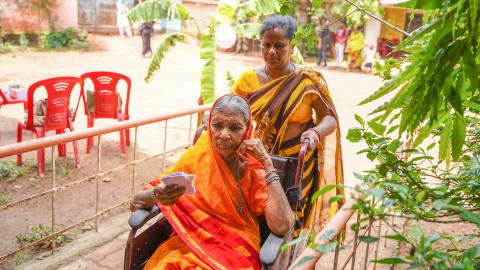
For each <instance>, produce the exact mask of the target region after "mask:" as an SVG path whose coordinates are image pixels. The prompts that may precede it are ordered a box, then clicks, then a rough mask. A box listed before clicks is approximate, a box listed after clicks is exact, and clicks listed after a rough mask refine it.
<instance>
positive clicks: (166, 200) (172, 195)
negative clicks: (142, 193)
mask: <svg viewBox="0 0 480 270" xmlns="http://www.w3.org/2000/svg"><path fill="white" fill-rule="evenodd" d="M153 194H154V196H155V198H156V199H157V200H158V201H160V202H161V203H162V204H163V205H166V206H170V205H174V204H175V203H176V202H177V201H178V199H180V197H182V195H183V194H185V187H182V186H178V185H170V186H165V185H164V184H159V185H158V186H155V188H154V193H153Z"/></svg>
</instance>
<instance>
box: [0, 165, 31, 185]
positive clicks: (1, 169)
mask: <svg viewBox="0 0 480 270" xmlns="http://www.w3.org/2000/svg"><path fill="white" fill-rule="evenodd" d="M27 171H28V167H27V166H20V167H19V166H17V164H16V163H15V161H1V162H0V181H7V182H9V183H11V182H13V181H15V179H17V178H18V177H20V176H23V175H24V174H25V173H26V172H27Z"/></svg>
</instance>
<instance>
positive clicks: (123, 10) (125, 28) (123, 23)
mask: <svg viewBox="0 0 480 270" xmlns="http://www.w3.org/2000/svg"><path fill="white" fill-rule="evenodd" d="M116 6H117V27H118V32H119V33H120V36H121V37H124V36H125V33H126V34H127V36H128V37H132V30H131V29H130V22H129V21H128V7H127V6H125V4H124V3H123V2H122V1H121V0H118V1H117V4H116Z"/></svg>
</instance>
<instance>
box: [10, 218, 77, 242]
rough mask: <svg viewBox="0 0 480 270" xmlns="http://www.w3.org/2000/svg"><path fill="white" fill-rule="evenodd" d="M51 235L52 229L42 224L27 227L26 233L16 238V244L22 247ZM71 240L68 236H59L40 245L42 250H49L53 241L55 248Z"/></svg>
mask: <svg viewBox="0 0 480 270" xmlns="http://www.w3.org/2000/svg"><path fill="white" fill-rule="evenodd" d="M50 234H52V228H51V227H49V226H46V225H43V224H38V225H37V226H29V227H28V232H26V233H20V234H18V235H17V236H16V238H17V243H18V244H19V245H20V246H21V247H23V246H25V245H27V244H29V243H33V242H35V241H38V240H40V239H42V238H45V237H47V236H49V235H50ZM70 240H71V238H70V236H69V235H68V234H65V233H64V234H60V235H58V236H57V237H55V238H54V239H52V240H50V241H46V242H44V243H42V244H41V247H42V248H50V247H51V246H52V245H53V241H55V246H57V247H58V246H62V245H63V244H65V243H67V242H68V241H70Z"/></svg>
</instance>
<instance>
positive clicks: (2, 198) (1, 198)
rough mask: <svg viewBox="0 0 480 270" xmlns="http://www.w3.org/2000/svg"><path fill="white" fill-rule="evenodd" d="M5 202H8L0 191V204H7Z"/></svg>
mask: <svg viewBox="0 0 480 270" xmlns="http://www.w3.org/2000/svg"><path fill="white" fill-rule="evenodd" d="M7 203H8V200H7V197H5V195H3V194H1V193H0V206H2V205H4V204H7Z"/></svg>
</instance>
